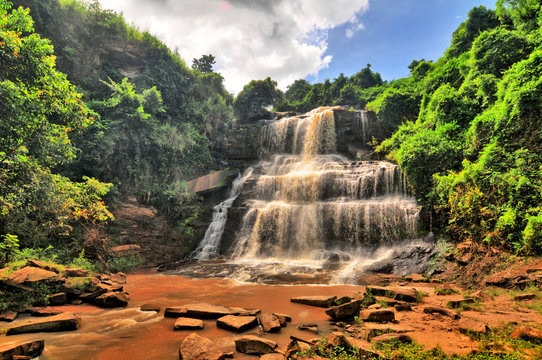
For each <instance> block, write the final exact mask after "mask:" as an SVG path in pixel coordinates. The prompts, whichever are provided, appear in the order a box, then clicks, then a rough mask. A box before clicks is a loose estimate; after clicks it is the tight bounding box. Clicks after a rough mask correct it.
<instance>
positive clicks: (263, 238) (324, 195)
mask: <svg viewBox="0 0 542 360" xmlns="http://www.w3.org/2000/svg"><path fill="white" fill-rule="evenodd" d="M336 110H337V108H318V109H315V110H313V111H311V112H310V113H308V114H306V115H304V116H298V117H291V118H285V119H281V120H279V121H274V122H271V123H268V124H267V125H266V126H265V127H264V128H263V129H262V132H261V134H262V136H261V143H262V151H261V153H262V154H263V155H264V156H266V155H267V156H269V155H271V154H274V155H271V157H270V160H268V161H261V162H260V164H259V165H260V166H259V170H258V172H255V173H254V174H252V175H250V174H245V175H244V176H243V179H244V180H243V183H245V182H247V185H246V186H245V189H244V190H242V194H241V196H240V199H241V200H240V202H241V203H240V204H237V205H234V206H238V208H240V209H242V210H243V213H244V216H243V217H242V219H241V220H240V221H239V222H240V223H239V224H234V225H237V226H238V227H237V229H238V230H237V231H236V236H235V239H234V240H233V241H232V242H231V245H230V246H229V248H228V249H225V251H224V252H225V255H226V257H227V258H229V259H230V260H229V262H228V263H229V264H234V265H237V267H235V270H234V271H229V272H228V271H226V272H227V273H228V275H225V276H232V275H235V276H236V277H237V278H239V277H241V278H243V276H242V275H241V274H245V277H244V279H250V280H252V281H254V280H262V281H268V280H269V277H270V276H271V277H273V276H279V275H280V274H282V275H284V274H288V275H291V274H293V273H298V274H299V273H305V274H309V273H311V274H314V273H318V272H320V274H323V273H324V272H325V271H327V270H329V269H334V270H335V273H334V274H332V275H329V274H327V275H326V276H323V278H325V279H327V280H326V281H335V282H349V281H351V280H352V279H353V278H355V275H356V274H357V273H359V272H360V271H363V269H364V268H367V267H368V266H370V265H371V264H374V263H375V261H378V260H382V259H383V258H386V256H388V257H389V256H390V254H391V253H393V249H394V247H396V246H398V245H399V244H402V243H404V242H405V241H408V240H412V239H415V238H416V234H417V232H418V230H419V213H420V209H419V207H418V205H417V203H416V200H415V199H414V198H413V197H412V196H410V195H409V194H408V189H407V186H406V180H405V178H404V176H403V173H402V172H401V170H400V169H399V167H398V166H397V165H394V164H391V163H389V162H385V161H351V160H348V159H347V158H345V157H343V156H341V155H337V154H336V152H337V133H336V130H335V123H336V119H335V116H334V114H335V111H336ZM363 116H364V113H361V117H360V119H358V120H356V123H357V124H354V125H357V126H359V127H360V128H361V129H360V130H362V131H367V129H368V127H369V126H368V123H367V121H368V120H367V117H363ZM361 138H362V139H364V141H366V140H368V139H369V136H368V134H366V133H363V134H362V137H361ZM247 180H248V181H247ZM234 189H236V190H235V191H234ZM234 189H232V196H231V197H230V199H228V200H226V201H225V203H228V204H229V205H228V207H230V206H231V205H232V203H233V202H234V200H235V198H237V196H238V195H239V194H235V192H236V191H239V192H241V190H240V187H239V183H236V184H234ZM232 199H233V200H232ZM230 200H231V201H230ZM220 206H222V204H220V205H218V206H217V208H218V207H220ZM217 208H215V213H217V212H218V214H216V217H217V220H216V221H215V220H214V218H213V223H212V224H211V226H210V227H209V229H208V231H207V232H208V233H209V236H208V234H206V235H205V238H204V240H203V241H202V243H201V244H200V246H199V248H198V249H200V251H199V255H198V256H197V257H196V258H197V259H209V258H211V257H213V256H216V254H218V252H219V244H220V236H221V235H222V232H223V229H224V223H225V222H226V220H225V215H223V214H222V213H220V210H218V209H217ZM217 228H221V229H222V230H217ZM223 250H224V249H223ZM247 269H248V270H247Z"/></svg>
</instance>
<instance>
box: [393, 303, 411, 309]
mask: <svg viewBox="0 0 542 360" xmlns="http://www.w3.org/2000/svg"><path fill="white" fill-rule="evenodd" d="M394 308H395V310H396V311H412V306H410V304H407V303H399V304H396V305H395V306H394Z"/></svg>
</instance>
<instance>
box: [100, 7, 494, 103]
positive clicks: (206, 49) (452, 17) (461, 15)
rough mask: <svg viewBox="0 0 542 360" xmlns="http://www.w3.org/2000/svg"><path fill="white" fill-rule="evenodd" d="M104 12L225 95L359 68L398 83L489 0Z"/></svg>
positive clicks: (433, 55)
mask: <svg viewBox="0 0 542 360" xmlns="http://www.w3.org/2000/svg"><path fill="white" fill-rule="evenodd" d="M100 2H101V3H102V6H103V7H104V8H106V9H112V10H115V11H117V12H121V13H122V14H123V15H124V17H125V19H126V20H127V21H128V22H129V23H132V24H134V25H136V26H137V27H138V28H140V29H142V30H148V31H150V32H151V33H152V34H154V35H156V36H157V37H158V38H160V39H161V40H163V41H164V42H165V43H166V44H167V45H168V46H169V47H170V48H172V49H177V50H178V51H179V53H180V55H181V57H182V58H183V59H184V60H185V62H186V64H187V65H188V66H191V64H192V59H194V58H199V57H200V56H201V55H203V54H213V55H214V56H215V58H216V65H215V70H216V71H217V72H219V73H220V74H222V76H223V77H224V79H225V80H224V82H225V86H226V89H227V90H228V91H230V92H232V93H234V94H236V93H238V92H239V91H241V90H242V88H243V86H244V85H245V84H247V83H248V82H249V81H250V80H261V79H265V78H266V77H268V76H270V77H271V78H272V79H273V80H276V81H277V82H278V84H279V87H280V88H281V89H283V90H285V89H286V88H287V86H288V85H289V84H291V83H292V82H293V81H294V80H297V79H307V80H308V81H309V82H311V83H314V82H321V81H324V80H325V79H326V78H329V79H334V78H335V77H337V76H338V75H339V74H340V73H344V74H345V75H348V76H350V75H353V74H355V73H356V72H358V71H359V70H361V69H362V68H364V67H365V66H366V65H367V64H369V63H370V64H371V65H372V67H371V69H372V70H373V71H377V72H379V73H380V74H381V75H382V78H383V79H384V80H393V79H398V78H401V77H405V76H408V73H409V70H408V68H407V66H408V65H409V64H410V63H411V62H412V60H414V59H417V60H419V59H422V58H424V59H426V60H436V59H438V58H439V57H440V56H442V54H443V53H444V51H445V50H446V48H447V47H448V46H449V44H450V41H451V38H452V33H453V31H454V30H455V29H456V28H457V27H458V26H459V24H460V23H461V22H463V21H464V20H465V19H466V17H467V14H468V11H469V10H470V9H471V8H472V7H474V6H479V5H484V6H486V7H489V8H494V7H495V0H333V1H330V0H100Z"/></svg>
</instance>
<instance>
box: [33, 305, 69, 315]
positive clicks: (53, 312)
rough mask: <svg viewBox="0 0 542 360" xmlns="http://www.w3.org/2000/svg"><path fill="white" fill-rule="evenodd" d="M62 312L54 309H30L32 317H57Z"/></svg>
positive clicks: (48, 307)
mask: <svg viewBox="0 0 542 360" xmlns="http://www.w3.org/2000/svg"><path fill="white" fill-rule="evenodd" d="M62 312H63V311H62V310H59V309H56V308H54V307H50V306H47V307H34V308H31V309H30V315H32V316H38V317H46V316H55V315H58V314H62Z"/></svg>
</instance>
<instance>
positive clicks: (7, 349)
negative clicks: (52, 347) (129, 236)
mask: <svg viewBox="0 0 542 360" xmlns="http://www.w3.org/2000/svg"><path fill="white" fill-rule="evenodd" d="M44 346H45V343H44V341H43V340H33V341H25V342H16V343H11V344H5V345H0V360H12V359H14V358H15V357H19V358H22V357H27V358H28V359H31V358H35V357H38V356H40V355H41V353H42V352H43V348H44Z"/></svg>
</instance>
